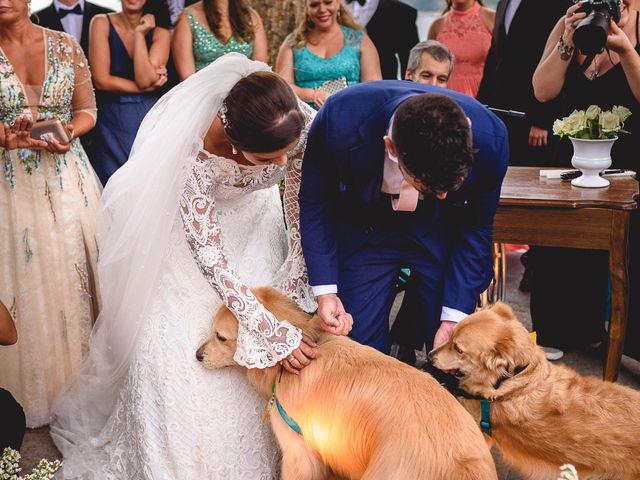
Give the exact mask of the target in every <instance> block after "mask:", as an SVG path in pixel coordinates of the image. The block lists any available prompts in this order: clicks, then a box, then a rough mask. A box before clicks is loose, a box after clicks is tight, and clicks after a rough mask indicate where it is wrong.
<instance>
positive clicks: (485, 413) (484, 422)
mask: <svg viewBox="0 0 640 480" xmlns="http://www.w3.org/2000/svg"><path fill="white" fill-rule="evenodd" d="M480 410H481V415H480V429H481V430H482V432H483V433H486V434H487V435H489V436H491V403H490V402H489V400H487V399H486V398H483V399H481V400H480Z"/></svg>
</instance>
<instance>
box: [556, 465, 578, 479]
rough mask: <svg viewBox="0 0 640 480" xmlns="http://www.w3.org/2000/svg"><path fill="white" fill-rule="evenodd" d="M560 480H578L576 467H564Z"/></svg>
mask: <svg viewBox="0 0 640 480" xmlns="http://www.w3.org/2000/svg"><path fill="white" fill-rule="evenodd" d="M558 480H578V472H577V471H576V467H574V466H573V465H570V464H568V463H567V464H566V465H562V466H561V467H560V476H559V477H558Z"/></svg>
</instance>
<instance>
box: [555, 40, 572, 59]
mask: <svg viewBox="0 0 640 480" xmlns="http://www.w3.org/2000/svg"><path fill="white" fill-rule="evenodd" d="M573 50H574V47H573V46H571V47H570V46H569V45H567V44H566V43H564V39H563V38H562V35H560V40H558V53H559V54H560V60H564V61H565V62H567V61H569V60H571V57H572V56H573Z"/></svg>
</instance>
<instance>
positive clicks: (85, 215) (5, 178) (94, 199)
mask: <svg viewBox="0 0 640 480" xmlns="http://www.w3.org/2000/svg"><path fill="white" fill-rule="evenodd" d="M42 31H43V41H44V44H45V55H46V69H45V77H44V82H43V84H42V85H36V86H33V85H23V83H22V82H21V81H20V79H19V78H18V76H17V75H16V73H15V71H14V69H13V66H12V64H11V63H10V61H9V59H8V57H7V56H6V55H5V53H4V52H3V51H2V49H0V122H4V123H7V124H12V123H14V122H15V120H16V118H17V117H19V116H31V117H32V118H34V117H35V118H36V119H39V120H41V119H51V118H58V119H60V120H63V121H65V122H68V121H70V120H71V119H72V117H73V115H74V114H75V113H78V112H79V111H85V112H87V113H89V114H90V115H94V116H95V99H94V96H93V87H92V86H91V74H90V73H89V68H88V65H87V59H86V58H85V56H84V53H83V52H82V49H81V48H80V46H79V45H78V44H77V43H76V41H75V40H74V39H73V37H71V36H70V35H67V34H66V33H62V32H54V31H52V30H47V29H43V30H42ZM0 164H1V165H2V173H1V174H0V219H2V220H1V221H0V301H2V302H3V303H4V304H5V305H6V306H7V308H8V309H9V310H10V312H11V314H12V316H13V318H14V319H15V322H16V327H17V329H18V338H19V340H18V343H17V344H16V345H13V346H11V347H2V348H0V366H1V367H0V387H2V388H6V389H7V390H9V391H11V392H12V393H13V394H14V395H15V397H16V399H17V400H18V401H19V402H20V403H21V404H22V406H23V407H24V409H25V412H26V415H27V426H28V427H38V426H41V425H44V424H46V423H49V420H50V418H49V409H50V406H51V402H52V400H53V399H54V398H55V397H56V396H57V394H58V393H59V392H60V390H61V389H63V388H64V387H65V386H66V385H67V384H69V383H70V382H71V380H73V379H74V376H75V373H76V371H77V370H78V368H79V367H80V364H81V362H82V360H83V358H84V356H85V354H86V353H87V349H88V340H89V334H90V332H91V327H92V326H93V322H94V319H95V317H96V316H97V314H98V295H97V290H96V285H97V279H96V276H95V272H96V260H97V256H98V253H97V250H98V248H97V242H96V236H95V229H96V212H97V209H98V205H99V201H100V186H99V183H98V180H97V178H96V175H95V173H94V172H93V169H92V168H91V165H90V164H89V160H88V159H87V156H86V154H85V152H84V150H83V149H82V145H81V144H80V140H79V139H77V138H76V139H74V140H73V141H72V143H71V150H70V151H69V152H67V153H65V154H53V153H49V152H48V151H46V150H31V149H14V150H5V149H4V148H2V147H0ZM0 428H2V427H1V426H0Z"/></svg>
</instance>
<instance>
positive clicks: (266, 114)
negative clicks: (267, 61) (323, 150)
mask: <svg viewBox="0 0 640 480" xmlns="http://www.w3.org/2000/svg"><path fill="white" fill-rule="evenodd" d="M224 109H226V111H225V112H224V117H225V119H224V121H223V124H225V125H224V127H225V128H224V131H225V133H226V134H227V137H229V140H230V141H231V143H233V145H235V147H236V148H238V149H240V150H244V151H245V152H254V153H266V152H275V151H277V150H280V149H282V148H284V147H286V146H287V145H289V144H290V143H292V142H293V141H294V140H295V139H297V138H299V137H300V133H301V132H302V129H303V127H304V123H305V117H304V115H303V114H302V112H301V111H300V108H299V107H298V98H297V97H296V95H295V93H293V90H292V89H291V87H290V86H289V84H288V83H287V82H286V81H284V80H283V79H282V78H280V77H279V76H278V75H276V74H274V73H271V72H255V73H252V74H251V75H248V76H246V77H244V78H242V79H241V80H240V81H239V82H238V83H236V84H235V85H234V86H233V88H232V89H231V91H230V92H229V95H228V96H227V98H226V99H225V100H224V106H223V110H224Z"/></svg>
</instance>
